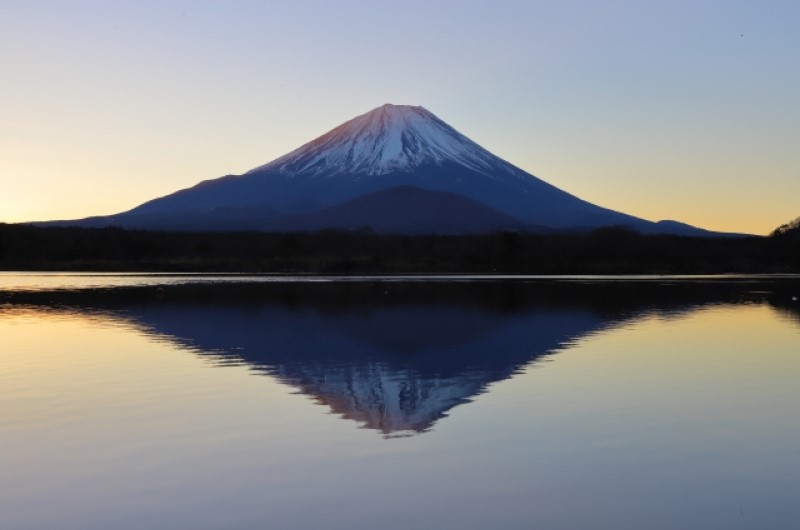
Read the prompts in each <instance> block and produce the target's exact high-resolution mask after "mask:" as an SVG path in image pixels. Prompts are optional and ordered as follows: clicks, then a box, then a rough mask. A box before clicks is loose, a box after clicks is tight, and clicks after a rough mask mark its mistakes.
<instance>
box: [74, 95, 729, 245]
mask: <svg viewBox="0 0 800 530" xmlns="http://www.w3.org/2000/svg"><path fill="white" fill-rule="evenodd" d="M403 186H410V187H413V188H418V189H420V190H426V191H428V192H434V193H435V192H441V193H445V194H451V195H447V197H450V198H451V199H452V194H454V195H458V196H460V197H461V198H462V199H459V201H457V202H459V204H462V205H463V204H465V201H476V202H478V203H481V204H482V208H478V209H475V208H464V209H462V211H463V212H467V211H469V212H473V213H476V212H477V210H482V211H486V209H490V210H494V211H496V212H498V213H499V214H500V215H504V216H507V217H510V218H512V219H514V220H515V221H516V223H515V224H516V225H517V226H518V227H519V228H518V229H521V230H525V229H526V227H547V228H548V229H553V230H591V229H594V228H599V227H604V226H628V227H630V228H632V229H635V230H637V231H639V232H642V233H652V234H655V233H667V234H679V235H703V236H707V235H714V234H715V233H714V232H709V231H705V230H702V229H698V228H696V227H692V226H690V225H686V224H683V223H677V222H671V221H670V222H659V223H654V222H652V221H647V220H644V219H640V218H637V217H634V216H631V215H628V214H625V213H621V212H617V211H614V210H610V209H608V208H603V207H601V206H597V205H594V204H592V203H589V202H588V201H585V200H583V199H580V198H578V197H577V196H575V195H572V194H570V193H568V192H566V191H564V190H561V189H559V188H557V187H556V186H553V185H552V184H550V183H548V182H545V181H544V180H541V179H539V178H537V177H535V176H533V175H531V174H530V173H527V172H526V171H524V170H522V169H520V168H518V167H517V166H514V165H513V164H511V163H509V162H507V161H505V160H503V159H502V158H499V157H497V156H495V155H493V154H492V153H490V152H489V151H487V150H486V149H484V148H482V147H481V146H480V145H478V144H477V143H475V142H473V141H472V140H470V139H469V138H467V137H466V136H464V135H463V134H461V133H459V132H458V131H457V130H456V129H454V128H453V127H451V126H450V125H448V124H447V123H445V122H444V121H443V120H441V119H439V118H438V117H437V116H435V115H434V114H433V113H431V112H430V111H428V110H427V109H425V108H423V107H417V106H409V105H391V104H385V105H382V106H381V107H378V108H376V109H373V110H371V111H369V112H367V113H365V114H362V115H360V116H356V117H355V118H353V119H351V120H349V121H346V122H344V123H342V124H341V125H339V126H337V127H335V128H333V129H331V130H330V131H328V132H327V133H325V134H323V135H321V136H319V137H318V138H316V139H314V140H311V141H310V142H307V143H306V144H304V145H302V146H300V147H299V148H297V149H295V150H293V151H291V152H290V153H288V154H286V155H284V156H282V157H279V158H276V159H275V160H273V161H271V162H269V163H267V164H264V165H261V166H258V167H256V168H253V169H252V170H250V171H248V172H246V173H244V174H241V175H226V176H224V177H220V178H217V179H212V180H206V181H202V182H200V183H198V184H197V185H195V186H193V187H190V188H186V189H183V190H179V191H177V192H175V193H172V194H169V195H166V196H163V197H159V198H156V199H153V200H151V201H147V202H145V203H143V204H141V205H139V206H137V207H135V208H133V209H131V210H128V211H126V212H122V213H119V214H116V215H111V216H104V217H93V218H88V219H85V220H77V221H62V222H59V223H58V224H62V225H64V224H67V225H79V226H80V225H83V226H103V225H104V224H105V225H113V226H120V227H124V228H147V229H166V228H175V227H181V228H180V229H183V230H191V229H192V227H195V228H196V229H199V230H208V229H209V228H211V229H214V226H215V224H216V226H217V228H216V229H219V230H236V229H239V230H242V229H244V230H263V231H281V230H291V229H292V228H291V226H292V222H291V221H292V219H293V218H295V217H296V216H297V215H314V214H315V213H316V214H319V212H322V211H325V210H328V211H329V209H330V208H334V207H336V206H337V205H342V204H345V203H348V202H349V201H352V200H354V199H357V198H359V197H364V196H368V195H371V194H375V193H378V192H382V191H385V190H389V189H393V188H400V187H403ZM441 197H442V198H444V197H445V195H442V196H441ZM390 202H391V201H390ZM388 206H391V207H392V208H394V207H395V206H394V205H387V207H388ZM441 207H442V208H446V206H445V203H444V202H443V203H442V206H441ZM345 210H346V208H345V209H342V211H345ZM376 211H377V212H380V209H376ZM259 212H261V213H260V214H259ZM408 215H409V216H410V219H411V220H413V212H412V211H409V212H408ZM442 217H443V218H444V217H446V215H445V216H442ZM237 219H238V221H237ZM367 221H369V219H367ZM381 222H382V221H381V220H380V219H378V218H376V219H375V220H374V223H373V222H370V223H368V225H372V224H375V225H380V224H381ZM461 222H462V224H463V226H464V229H463V233H474V232H486V231H491V230H495V229H496V228H497V224H498V223H497V222H494V221H492V222H488V223H486V224H484V225H481V224H480V223H474V222H472V221H470V219H468V218H466V217H462V218H461ZM342 224H343V223H341V222H339V221H338V220H336V219H334V218H330V222H329V223H328V224H327V225H326V224H324V223H322V224H319V223H318V224H317V226H316V227H315V229H325V228H333V227H339V226H341V225H342ZM501 224H502V223H501ZM408 226H409V227H410V229H409V230H410V233H412V232H421V231H424V230H422V227H421V226H413V223H409V224H408ZM432 228H433V229H432V230H431V227H427V228H426V229H425V230H429V231H431V233H436V232H437V230H436V227H432ZM448 230H449V229H448Z"/></svg>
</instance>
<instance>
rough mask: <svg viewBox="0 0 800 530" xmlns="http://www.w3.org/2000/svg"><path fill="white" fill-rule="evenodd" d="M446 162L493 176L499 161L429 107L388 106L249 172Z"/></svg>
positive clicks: (363, 169) (381, 169) (381, 168)
mask: <svg viewBox="0 0 800 530" xmlns="http://www.w3.org/2000/svg"><path fill="white" fill-rule="evenodd" d="M445 160H448V161H451V162H458V163H460V164H463V165H464V166H466V167H469V168H472V169H474V170H476V171H486V172H491V171H492V169H493V162H494V161H495V160H496V157H494V156H493V155H492V154H491V153H489V152H488V151H486V150H485V149H483V148H482V147H481V146H479V145H478V144H476V143H475V142H473V141H472V140H470V139H469V138H467V137H466V136H464V135H462V134H461V133H459V132H458V131H456V130H455V129H453V128H452V127H450V126H449V125H447V124H446V123H445V122H443V121H442V120H440V119H439V118H437V117H436V116H435V115H434V114H432V113H431V112H430V111H428V110H427V109H425V108H423V107H414V106H411V105H392V104H390V103H387V104H385V105H383V106H381V107H378V108H376V109H373V110H371V111H369V112H367V113H366V114H362V115H361V116H357V117H355V118H353V119H352V120H350V121H347V122H345V123H343V124H342V125H340V126H338V127H336V128H335V129H333V130H332V131H330V132H328V133H327V134H324V135H322V136H320V137H319V138H317V139H316V140H312V141H311V142H309V143H307V144H305V145H303V146H302V147H300V148H299V149H296V150H294V151H292V152H291V153H289V154H287V155H285V156H282V157H280V158H278V159H277V160H274V161H272V162H270V163H268V164H266V165H264V166H260V167H258V168H255V169H253V170H252V171H250V172H249V173H255V172H260V171H265V170H272V169H275V170H278V171H281V172H283V173H292V174H295V175H300V174H319V173H321V172H323V171H325V170H327V169H330V168H335V169H336V170H337V171H339V172H350V173H358V174H364V175H383V174H387V173H391V172H394V171H404V172H409V171H413V170H414V169H415V168H417V167H420V166H422V165H425V164H431V163H437V162H440V161H445Z"/></svg>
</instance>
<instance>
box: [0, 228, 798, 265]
mask: <svg viewBox="0 0 800 530" xmlns="http://www.w3.org/2000/svg"><path fill="white" fill-rule="evenodd" d="M796 232H797V231H796V230H794V231H792V230H787V231H784V232H780V233H778V232H776V233H775V234H774V235H773V236H771V237H765V238H762V237H747V238H688V237H679V236H644V235H640V234H638V233H636V232H633V231H632V230H628V229H625V228H603V229H598V230H595V231H593V232H590V233H582V234H553V233H551V234H525V233H515V232H506V233H498V234H486V235H464V236H392V235H377V234H373V233H371V232H370V231H369V230H360V231H358V230H357V231H353V232H335V231H329V232H324V233H315V234H302V233H297V234H263V233H233V234H231V233H216V234H215V233H205V234H200V233H160V232H142V231H132V230H122V229H116V228H105V229H81V228H41V227H30V226H20V225H2V224H0V269H5V270H26V269H44V270H48V269H49V270H56V269H58V270H126V271H129V270H160V271H168V270H183V271H208V270H213V271H239V272H242V271H268V272H327V273H369V272H433V271H438V272H463V271H469V272H519V273H541V274H573V273H574V274H580V273H586V274H589V273H597V274H606V273H608V274H617V273H677V274H679V273H722V272H791V271H800V237H798V236H797V233H796Z"/></svg>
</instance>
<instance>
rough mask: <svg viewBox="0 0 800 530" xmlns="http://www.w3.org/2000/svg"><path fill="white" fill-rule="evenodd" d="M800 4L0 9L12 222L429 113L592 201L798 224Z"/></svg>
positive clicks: (3, 160) (131, 198)
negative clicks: (411, 110) (337, 131)
mask: <svg viewBox="0 0 800 530" xmlns="http://www.w3.org/2000/svg"><path fill="white" fill-rule="evenodd" d="M798 28H800V2H798V1H797V0H787V1H778V0H776V1H770V0H763V1H758V2H756V1H753V0H751V1H737V0H713V1H712V0H692V1H683V0H671V1H661V2H655V1H644V0H639V1H601V0H594V1H592V0H585V1H572V0H567V1H559V2H552V1H550V0H548V1H538V0H530V1H500V0H495V1H491V2H489V1H485V2H474V1H473V2H470V1H466V0H459V1H450V0H441V1H435V2H433V1H431V0H428V1H418V0H406V1H403V2H388V1H385V2H379V1H375V0H371V1H366V0H365V1H348V0H338V1H332V0H326V1H301V0H295V1H283V0H275V1H266V0H265V1H260V2H257V1H239V0H226V1H222V0H220V1H199V0H197V1H177V0H158V1H152V0H136V1H111V0H102V1H100V0H98V1H82V0H70V1H61V0H59V1H49V2H47V1H36V0H20V1H15V0H0V66H1V67H2V82H1V83H0V185H2V193H0V221H5V222H16V221H30V220H46V219H68V218H79V217H85V216H89V215H100V214H112V213H117V212H120V211H123V210H127V209H130V208H132V207H134V206H136V205H138V204H140V203H142V202H144V201H146V200H149V199H152V198H155V197H158V196H162V195H166V194H168V193H171V192H173V191H176V190H178V189H181V188H185V187H189V186H191V185H194V184H196V183H197V182H199V181H201V180H205V179H211V178H216V177H219V176H222V175H225V174H231V173H242V172H244V171H247V170H249V169H251V168H253V167H256V166H258V165H261V164H264V163H266V162H268V161H270V160H272V159H274V158H276V157H278V156H280V155H282V154H285V153H286V152H288V151H290V150H292V149H294V148H296V147H298V146H300V145H301V144H303V143H305V142H307V141H309V140H311V139H313V138H315V137H316V136H319V135H320V134H322V133H324V132H326V131H327V130H329V129H331V128H333V127H334V126H336V125H338V124H339V123H341V122H343V121H346V120H348V119H350V118H352V117H354V116H356V115H358V114H362V113H364V112H366V111H368V110H370V109H372V108H374V107H376V106H379V105H381V104H383V103H387V102H390V103H395V104H413V105H422V106H424V107H425V108H427V109H428V110H430V111H432V112H433V113H435V114H436V115H438V116H439V117H440V118H442V119H443V120H445V121H446V122H448V123H449V124H450V125H452V126H453V127H455V128H456V129H458V130H459V131H460V132H462V133H463V134H465V135H467V136H468V137H470V138H471V139H473V140H475V141H476V142H478V143H479V144H481V145H483V146H484V147H485V148H487V149H488V150H490V151H492V152H493V153H494V154H496V155H498V156H500V157H502V158H504V159H506V160H508V161H510V162H512V163H513V164H515V165H517V166H519V167H521V168H523V169H525V170H526V171H529V172H530V173H533V174H534V175H536V176H538V177H540V178H542V179H544V180H546V181H548V182H550V183H551V184H553V185H555V186H558V187H560V188H562V189H564V190H566V191H568V192H570V193H573V194H575V195H578V196H579V197H581V198H583V199H586V200H588V201H590V202H593V203H595V204H598V205H601V206H605V207H609V208H613V209H615V210H619V211H623V212H625V213H629V214H633V215H637V216H640V217H644V218H646V219H651V220H658V219H678V220H681V221H684V222H688V223H691V224H694V225H698V226H702V227H705V228H709V229H714V230H728V231H740V232H751V233H760V234H764V233H768V232H769V231H770V230H772V229H773V228H775V227H776V226H777V225H779V224H781V223H783V222H786V221H788V220H790V219H792V218H794V217H797V216H798V215H800V201H798V198H800V29H798Z"/></svg>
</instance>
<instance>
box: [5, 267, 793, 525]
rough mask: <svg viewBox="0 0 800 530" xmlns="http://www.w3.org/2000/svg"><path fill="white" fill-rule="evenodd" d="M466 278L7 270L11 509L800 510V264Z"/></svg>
mask: <svg viewBox="0 0 800 530" xmlns="http://www.w3.org/2000/svg"><path fill="white" fill-rule="evenodd" d="M76 278H77V279H76ZM453 279H458V278H453ZM460 279H461V280H462V281H447V282H444V281H416V282H404V281H400V279H398V278H392V279H391V280H392V281H377V280H375V279H372V280H369V281H366V280H363V279H362V281H352V280H351V281H348V282H340V281H333V280H334V279H324V281H309V279H305V281H296V279H291V278H281V279H279V281H275V280H274V279H269V278H267V279H264V278H249V277H223V278H222V279H220V278H219V277H205V276H191V277H186V276H168V275H167V276H158V275H156V276H152V275H151V276H138V275H131V276H119V275H78V276H75V275H44V276H41V275H13V274H4V275H0V341H2V349H1V350H0V470H2V474H0V528H3V529H22V528H31V529H40V528H64V529H94V528H97V529H101V528H102V529H106V528H115V529H141V528H148V529H158V528H304V529H307V528H313V527H327V528H368V527H369V528H410V527H414V528H569V529H572V528H593V529H606V528H607V529H620V528H623V529H624V528H631V529H634V528H635V529H641V528H651V529H661V528H664V529H667V528H669V529H672V528H703V529H723V528H724V529H729V528H778V529H780V528H787V529H789V528H798V527H799V525H800V502H798V498H800V443H798V440H800V415H798V413H797V411H798V405H800V385H799V384H798V381H800V302H798V301H797V300H796V297H797V296H798V295H800V289H799V288H798V286H800V284H798V282H797V281H796V280H792V279H770V278H744V277H729V278H706V279H703V281H692V282H689V281H686V279H685V278H682V279H681V278H662V279H654V278H638V279H636V280H638V281H620V280H619V279H618V280H617V281H614V282H610V281H605V280H604V279H602V278H572V279H569V280H566V279H565V280H563V281H558V282H554V281H545V280H542V279H537V278H517V279H514V280H513V281H508V280H499V279H494V280H484V281H465V278H460ZM317 280H319V279H317Z"/></svg>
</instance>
